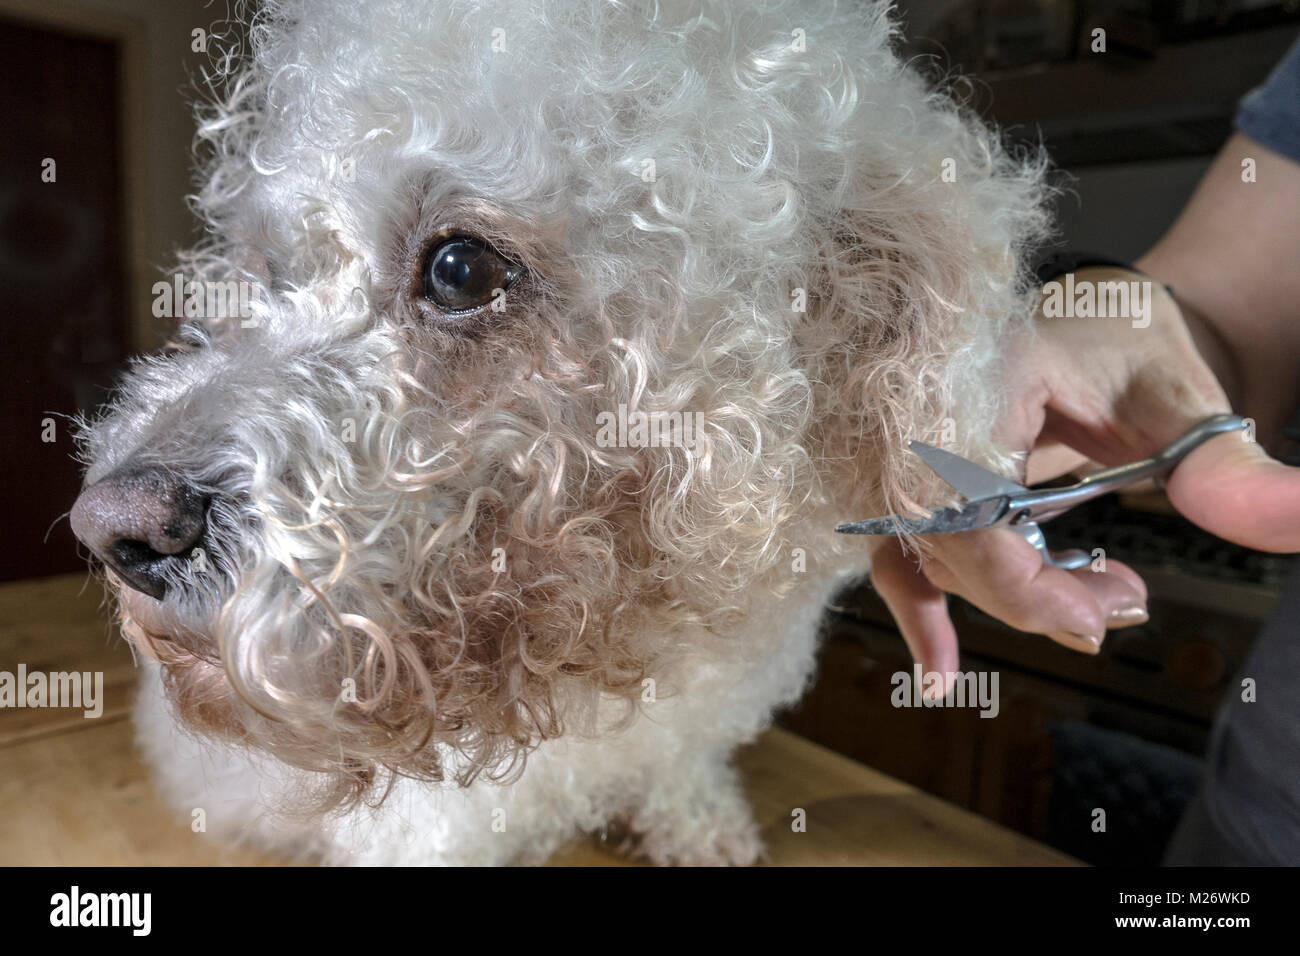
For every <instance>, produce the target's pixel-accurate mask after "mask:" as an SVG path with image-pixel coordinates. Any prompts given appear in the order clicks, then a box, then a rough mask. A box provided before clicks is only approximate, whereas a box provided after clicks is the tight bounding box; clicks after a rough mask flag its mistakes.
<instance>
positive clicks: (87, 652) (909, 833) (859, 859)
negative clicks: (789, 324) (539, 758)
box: [0, 575, 1074, 866]
mask: <svg viewBox="0 0 1300 956" xmlns="http://www.w3.org/2000/svg"><path fill="white" fill-rule="evenodd" d="M19 662H22V663H25V664H26V665H27V667H28V670H29V671H30V670H47V671H48V670H73V669H75V670H80V671H85V670H92V671H94V670H101V671H103V672H104V689H105V695H104V696H105V706H104V713H103V716H101V717H100V718H98V719H94V720H87V719H85V718H84V717H83V716H82V714H81V712H80V711H71V710H59V709H38V710H27V709H24V710H0V864H11V865H13V864H37V865H41V864H78V865H109V864H113V865H131V866H134V865H145V866H148V865H211V864H219V865H221V864H224V865H250V864H274V863H276V862H278V861H276V860H275V859H273V858H272V857H270V856H268V855H266V854H261V853H257V852H253V851H249V850H232V849H229V848H226V847H220V846H217V845H215V844H213V843H211V842H209V841H207V840H206V839H204V838H202V837H199V836H196V835H194V834H193V833H191V832H190V829H189V827H188V826H187V825H186V824H185V823H184V822H183V821H181V820H179V819H177V818H175V817H173V816H172V815H171V814H170V813H169V812H168V810H167V809H166V808H165V807H164V806H163V804H162V803H161V802H160V800H159V799H158V797H157V796H156V795H155V793H154V792H153V789H152V786H151V784H150V781H149V777H148V773H147V770H146V768H145V767H144V765H143V764H142V763H141V761H140V759H139V757H138V755H137V754H136V752H135V749H134V746H133V744H132V737H131V722H130V720H129V718H128V708H129V700H130V694H131V688H132V685H133V672H134V666H133V662H132V659H131V655H130V652H129V650H128V649H127V648H126V647H124V646H123V644H122V642H121V641H120V640H119V639H118V638H117V637H116V635H115V633H114V628H113V627H112V625H111V623H110V622H109V620H108V618H107V616H106V611H105V606H104V602H103V594H102V591H101V590H100V588H99V585H98V584H97V583H95V582H94V581H88V580H87V579H86V578H85V577H84V576H81V575H77V576H70V577H58V578H46V579H41V580H36V581H26V582H19V583H14V584H5V585H0V671H9V672H13V671H15V670H16V668H17V665H18V663H19ZM737 764H738V766H739V767H740V770H741V773H742V776H743V778H744V780H745V783H746V787H747V789H748V791H749V796H750V800H751V802H752V803H753V806H754V813H755V817H756V818H757V820H758V821H759V824H760V826H761V827H762V830H763V837H764V841H765V843H766V844H767V848H768V853H767V856H768V859H767V862H769V863H772V864H776V865H785V866H808V865H822V866H842V865H848V866H855V865H894V866H897V865H940V866H954V865H957V866H961V865H1011V866H1015V865H1037V866H1042V865H1069V864H1071V863H1073V862H1074V861H1072V860H1071V859H1070V858H1068V857H1066V856H1063V855H1062V854H1059V853H1057V852H1055V851H1054V850H1051V849H1048V848H1047V847H1044V846H1042V845H1040V844H1038V843H1035V842H1034V841H1032V840H1029V839H1027V838H1025V837H1022V836H1020V835H1018V834H1016V833H1013V832H1011V831H1009V830H1006V829H1003V828H1002V827H1000V826H998V825H996V824H994V823H991V822H989V821H988V820H985V819H983V818H982V817H977V816H975V815H973V814H971V813H968V812H966V811H965V810H961V809H959V808H957V807H954V806H952V805H951V804H948V803H945V802H943V801H942V800H939V799H936V798H934V797H931V796H929V795H927V794H925V793H922V792H921V791H919V790H917V789H915V788H914V787H911V786H909V785H907V784H904V783H901V782H900V781H898V780H895V779H893V778H891V777H887V776H885V775H884V774H881V773H878V772H876V771H874V770H871V769H870V768H868V767H865V766H862V765H861V764H858V763H855V762H854V761H852V760H848V759H846V758H844V757H841V756H839V755H837V754H834V753H832V752H831V751H829V750H826V749H825V748H822V747H819V746H817V745H816V744H812V743H810V742H808V741H806V740H804V739H803V738H800V737H796V736H794V735H793V734H790V733H787V732H785V731H781V730H772V731H769V732H768V733H767V734H765V735H764V736H763V737H762V738H760V740H759V741H758V742H757V743H755V744H754V745H752V746H750V747H747V748H745V749H744V750H742V751H741V752H740V754H739V755H738V757H737ZM795 808H800V809H802V810H804V811H805V813H806V830H805V831H804V832H795V830H794V828H793V827H792V826H791V823H792V819H793V818H792V812H793V810H794V809H795ZM552 862H553V863H555V864H558V865H568V866H616V865H626V864H627V861H625V860H623V859H621V858H618V857H615V856H613V855H612V854H610V853H609V852H607V851H606V850H605V849H604V848H603V847H602V846H601V844H599V843H598V842H596V841H595V840H584V841H578V842H576V843H574V844H573V845H572V846H571V847H569V848H568V849H566V850H564V851H563V852H561V853H560V854H558V855H557V856H556V857H555V859H554V860H553V861H552Z"/></svg>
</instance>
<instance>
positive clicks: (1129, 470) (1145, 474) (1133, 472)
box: [1005, 415, 1246, 524]
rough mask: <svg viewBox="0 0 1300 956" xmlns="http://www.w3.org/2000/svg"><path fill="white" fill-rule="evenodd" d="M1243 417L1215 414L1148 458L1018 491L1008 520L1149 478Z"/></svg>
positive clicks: (1041, 514)
mask: <svg viewBox="0 0 1300 956" xmlns="http://www.w3.org/2000/svg"><path fill="white" fill-rule="evenodd" d="M1245 425H1246V423H1245V421H1244V420H1243V419H1242V418H1241V417H1240V416H1239V415H1215V416H1213V417H1211V418H1207V419H1205V420H1204V421H1202V422H1200V423H1198V424H1197V425H1195V426H1193V427H1192V428H1190V429H1189V430H1188V431H1187V432H1185V433H1184V434H1182V435H1180V436H1179V437H1178V438H1176V439H1174V440H1173V441H1172V442H1170V443H1169V444H1168V445H1166V446H1165V447H1164V448H1162V449H1160V451H1158V452H1156V453H1155V454H1154V455H1152V456H1151V457H1150V458H1143V459H1142V460H1140V461H1135V462H1131V463H1129V464H1127V465H1116V466H1115V467H1113V468H1103V469H1102V470H1101V471H1094V472H1093V473H1092V474H1091V475H1088V476H1087V477H1086V478H1084V479H1082V480H1081V481H1079V482H1078V483H1077V484H1073V485H1070V486H1069V487H1067V488H1047V489H1043V490H1041V491H1031V492H1028V493H1027V494H1023V495H1017V496H1015V497H1013V498H1011V500H1010V501H1009V502H1008V503H1007V510H1006V512H1005V514H1006V515H1008V520H1009V521H1010V523H1011V524H1019V523H1021V522H1024V521H1047V520H1048V519H1050V518H1055V517H1056V516H1057V515H1059V514H1062V513H1063V512H1066V511H1069V510H1070V509H1071V508H1073V507H1074V506H1075V505H1078V504H1082V503H1083V502H1085V501H1091V500H1092V499H1093V498H1097V497H1100V496H1101V495H1104V494H1106V493H1107V492H1111V491H1114V490H1115V489H1117V488H1122V487H1124V486H1125V485H1130V484H1132V483H1133V482H1135V481H1141V480H1142V479H1143V478H1152V477H1155V476H1156V475H1160V474H1162V473H1164V472H1168V471H1172V470H1173V468H1174V466H1175V465H1177V464H1178V463H1179V462H1180V461H1182V460H1183V458H1184V457H1186V456H1187V454H1188V453H1189V452H1191V451H1192V449H1194V448H1197V447H1199V446H1200V445H1202V444H1204V443H1205V442H1206V441H1207V440H1209V439H1210V438H1213V437H1214V436H1215V435H1221V434H1223V433H1224V432H1232V431H1237V430H1239V429H1242V428H1244V427H1245Z"/></svg>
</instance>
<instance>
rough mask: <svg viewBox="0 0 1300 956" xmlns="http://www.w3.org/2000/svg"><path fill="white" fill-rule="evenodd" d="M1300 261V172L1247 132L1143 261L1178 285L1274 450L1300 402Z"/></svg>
mask: <svg viewBox="0 0 1300 956" xmlns="http://www.w3.org/2000/svg"><path fill="white" fill-rule="evenodd" d="M1244 160H1252V161H1253V163H1254V181H1244V180H1243V177H1242V172H1243V161H1244ZM1297 263H1300V165H1298V164H1296V163H1294V162H1292V161H1291V160H1289V159H1287V158H1286V157H1283V156H1279V155H1278V154H1276V153H1273V152H1271V151H1270V150H1268V149H1266V148H1265V147H1264V146H1262V145H1260V144H1259V143H1256V142H1254V141H1253V140H1251V139H1249V138H1248V137H1245V136H1243V135H1241V134H1236V135H1234V136H1233V137H1232V138H1231V139H1230V140H1229V141H1228V143H1227V144H1226V145H1225V146H1224V148H1223V150H1222V151H1221V152H1220V153H1219V155H1218V157H1216V159H1215V161H1214V163H1213V165H1212V166H1211V168H1210V170H1209V172H1207V173H1206V175H1205V178H1204V179H1203V180H1202V182H1201V184H1200V185H1199V186H1198V188H1197V190H1196V193H1195V195H1194V196H1193V197H1192V200H1191V202H1189V203H1188V205H1187V208H1186V209H1185V210H1184V211H1183V213H1182V215H1181V216H1180V217H1179V218H1178V220H1177V222H1175V223H1174V225H1173V226H1172V227H1171V228H1170V230H1169V231H1168V232H1167V233H1166V234H1165V235H1164V237H1163V238H1161V240H1160V241H1159V242H1158V243H1157V244H1156V245H1155V246H1154V247H1153V248H1152V249H1151V250H1150V251H1149V252H1148V253H1147V254H1146V255H1145V256H1143V257H1142V259H1140V260H1139V261H1138V263H1137V266H1138V268H1140V269H1142V270H1143V271H1144V272H1146V273H1147V274H1149V275H1151V276H1153V277H1154V278H1157V279H1159V280H1160V281H1161V282H1164V283H1167V284H1169V285H1171V286H1172V287H1173V289H1174V294H1175V297H1176V299H1177V301H1178V303H1179V305H1180V307H1181V308H1182V310H1183V312H1184V315H1185V316H1186V318H1187V321H1188V325H1189V328H1190V329H1191V331H1192V334H1193V337H1194V339H1195V341H1196V344H1197V346H1198V348H1200V349H1201V351H1202V354H1203V356H1204V358H1205V360H1206V362H1207V363H1208V364H1209V365H1210V366H1211V367H1212V368H1213V369H1214V371H1215V373H1216V374H1217V375H1218V376H1219V377H1220V381H1221V382H1222V384H1223V386H1224V389H1225V390H1226V391H1227V392H1228V394H1229V395H1230V397H1231V398H1232V400H1233V404H1234V407H1236V408H1237V410H1238V411H1240V412H1241V413H1242V414H1245V415H1248V416H1250V417H1252V418H1255V419H1256V421H1257V423H1258V426H1259V434H1260V437H1261V439H1262V440H1264V441H1265V442H1266V443H1267V444H1271V443H1272V442H1271V439H1273V438H1274V437H1275V436H1276V435H1277V433H1278V431H1279V430H1280V428H1281V425H1282V423H1283V422H1285V421H1286V420H1287V418H1288V417H1289V415H1290V413H1291V412H1292V411H1293V410H1294V409H1295V407H1296V406H1297V404H1298V403H1300V269H1297Z"/></svg>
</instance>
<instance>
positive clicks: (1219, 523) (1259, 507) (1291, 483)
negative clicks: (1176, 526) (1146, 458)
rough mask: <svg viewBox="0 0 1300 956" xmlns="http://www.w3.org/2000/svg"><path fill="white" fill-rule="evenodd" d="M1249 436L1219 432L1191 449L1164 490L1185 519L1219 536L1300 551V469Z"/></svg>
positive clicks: (1274, 549)
mask: <svg viewBox="0 0 1300 956" xmlns="http://www.w3.org/2000/svg"><path fill="white" fill-rule="evenodd" d="M1244 437H1245V436H1244V433H1241V432H1230V433H1228V434H1225V435H1218V436H1216V437H1214V438H1212V439H1211V440H1209V441H1207V442H1206V443H1205V444H1203V445H1201V447H1199V448H1197V449H1195V450H1194V451H1192V452H1191V453H1190V454H1189V455H1188V456H1187V457H1186V458H1184V459H1183V460H1182V462H1181V463H1180V464H1179V465H1178V467H1177V468H1175V469H1174V471H1173V474H1171V475H1170V476H1169V480H1168V481H1167V482H1166V484H1165V492H1166V493H1167V494H1168V495H1169V500H1170V501H1171V502H1172V503H1173V505H1174V507H1175V508H1177V509H1178V510H1179V512H1181V513H1182V514H1183V515H1184V516H1185V517H1186V518H1188V519H1189V520H1191V521H1193V522H1195V523H1196V524H1198V525H1200V526H1201V527H1202V528H1204V529H1205V530H1206V531H1209V532H1211V533H1212V534H1215V535H1218V536H1219V537H1220V538H1223V539H1225V540H1227V541H1232V542H1233V543H1235V544H1239V545H1242V546H1243V547H1247V548H1255V549H1256V550H1259V551H1272V552H1276V553H1282V554H1289V553H1291V552H1295V551H1300V468H1289V467H1287V466H1286V465H1283V464H1282V463H1281V462H1279V461H1275V460H1274V459H1272V458H1270V457H1269V455H1268V453H1267V452H1266V451H1264V449H1263V448H1262V447H1261V446H1260V445H1258V444H1256V443H1255V442H1253V441H1246V440H1243V439H1244Z"/></svg>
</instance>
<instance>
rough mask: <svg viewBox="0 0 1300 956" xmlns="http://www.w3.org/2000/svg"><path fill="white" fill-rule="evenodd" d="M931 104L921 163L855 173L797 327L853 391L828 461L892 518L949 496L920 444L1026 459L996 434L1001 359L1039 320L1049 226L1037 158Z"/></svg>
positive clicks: (831, 438) (999, 460)
mask: <svg viewBox="0 0 1300 956" xmlns="http://www.w3.org/2000/svg"><path fill="white" fill-rule="evenodd" d="M934 110H935V112H934V113H933V114H932V115H931V116H930V117H929V118H928V119H926V118H923V119H922V120H920V121H918V123H919V125H930V126H934V127H936V129H935V131H934V134H932V135H931V136H929V137H925V138H920V139H913V140H912V142H913V143H915V144H919V147H920V148H919V152H918V153H917V154H915V155H909V156H908V157H906V161H904V157H902V156H894V157H893V158H892V159H890V157H889V156H887V155H886V156H883V157H877V160H878V162H876V163H871V162H869V163H866V164H864V168H863V169H862V170H861V171H860V173H859V175H858V176H857V177H856V179H855V181H854V183H855V194H854V195H851V196H850V201H849V202H848V203H846V204H845V207H844V208H843V209H841V210H840V212H839V213H838V215H835V216H834V217H833V218H832V219H831V221H830V223H829V225H828V228H826V229H825V231H824V239H823V241H822V244H821V250H820V255H819V257H818V263H817V265H818V268H817V269H816V281H815V283H814V285H813V289H812V294H811V295H810V303H809V309H808V311H807V313H806V315H805V316H804V317H803V319H804V320H805V321H803V322H802V323H801V328H800V329H799V330H798V333H797V334H799V335H801V336H803V337H804V338H805V340H806V341H807V343H808V349H809V351H810V354H814V355H816V354H820V355H821V359H820V361H821V364H822V365H823V366H829V368H826V369H825V370H824V371H825V378H824V380H825V381H828V382H838V383H842V384H841V385H840V387H839V388H838V390H836V391H834V392H833V393H831V394H828V395H827V401H828V405H829V407H828V408H827V409H826V410H825V411H826V413H827V415H828V416H829V417H830V418H831V419H832V421H833V424H832V425H831V426H830V427H829V433H828V436H827V437H828V442H829V444H830V445H831V446H832V447H831V448H830V449H829V455H830V457H831V458H832V459H835V458H837V457H840V456H842V457H843V458H844V459H846V460H849V461H852V462H853V463H854V465H853V468H854V471H853V474H852V475H851V476H849V477H848V478H847V480H848V481H850V483H851V486H852V487H854V488H858V489H870V494H869V496H868V497H869V498H870V500H869V501H868V500H864V501H863V502H862V505H861V506H865V507H869V508H875V509H883V510H881V511H880V512H879V513H885V512H887V511H888V512H899V511H904V510H915V508H916V506H917V505H918V504H922V503H928V504H934V503H935V502H936V501H938V500H942V499H944V498H945V497H950V496H951V494H952V492H951V489H948V488H946V486H943V485H942V483H940V482H937V480H935V479H934V476H933V475H932V474H931V473H930V472H929V471H928V469H925V468H924V466H922V465H921V464H920V462H919V460H918V459H916V457H915V456H913V455H911V454H910V453H908V452H907V442H908V441H909V440H921V441H925V442H928V443H931V444H935V445H938V446H941V447H944V448H948V449H950V450H953V451H956V452H958V453H960V454H963V455H966V456H967V457H970V458H972V459H974V460H978V461H982V462H984V463H986V464H987V465H989V466H990V467H993V468H999V469H1006V468H1008V467H1011V466H1012V465H1013V463H1012V462H1011V460H1010V459H1009V458H1008V457H1007V456H1006V455H1005V454H1004V453H1003V452H1001V451H1000V450H999V449H997V448H996V447H995V445H994V443H993V442H992V440H991V437H990V431H991V428H992V426H993V424H994V422H995V420H996V418H997V415H998V410H999V406H1000V401H1001V399H1002V396H1003V392H1004V387H1003V384H1002V381H1001V378H1000V376H1001V375H1002V374H1003V370H1002V369H1001V367H1000V364H999V356H1000V355H1001V353H1002V352H1003V351H1004V349H1005V346H1006V343H1007V340H1008V337H1009V336H1015V335H1019V334H1025V328H1026V323H1027V322H1028V320H1029V318H1030V317H1031V316H1032V314H1033V309H1034V302H1035V298H1034V296H1033V295H1032V294H1030V293H1029V291H1028V285H1027V283H1026V281H1025V278H1026V276H1027V269H1026V266H1025V259H1026V254H1027V252H1028V250H1029V249H1030V248H1031V247H1033V246H1034V245H1035V244H1036V243H1037V242H1038V241H1040V239H1041V237H1042V236H1043V235H1044V233H1045V231H1046V228H1047V221H1048V220H1047V215H1046V212H1045V209H1044V200H1045V198H1046V195H1047V189H1046V187H1045V186H1044V185H1043V164H1042V161H1041V160H1040V159H1039V158H1038V157H1032V156H1031V157H1015V156H1011V155H1008V154H1007V153H1005V152H1004V151H1003V150H1002V148H1001V146H1000V144H999V142H998V139H997V137H996V135H995V133H994V132H993V131H991V130H989V129H988V128H986V127H985V126H983V125H982V124H980V123H979V122H978V121H977V120H975V119H972V118H970V117H966V116H963V115H961V114H959V113H957V111H956V110H955V108H953V110H952V112H951V113H946V112H944V111H943V108H942V107H940V106H935V107H934ZM937 120H946V122H937ZM937 134H942V135H937ZM902 138H903V139H904V140H907V139H908V137H906V136H904V137H902ZM895 148H896V146H895ZM954 170H955V173H954ZM830 343H834V344H835V349H834V351H830V350H828V345H829V344H830ZM864 513H865V512H864Z"/></svg>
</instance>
